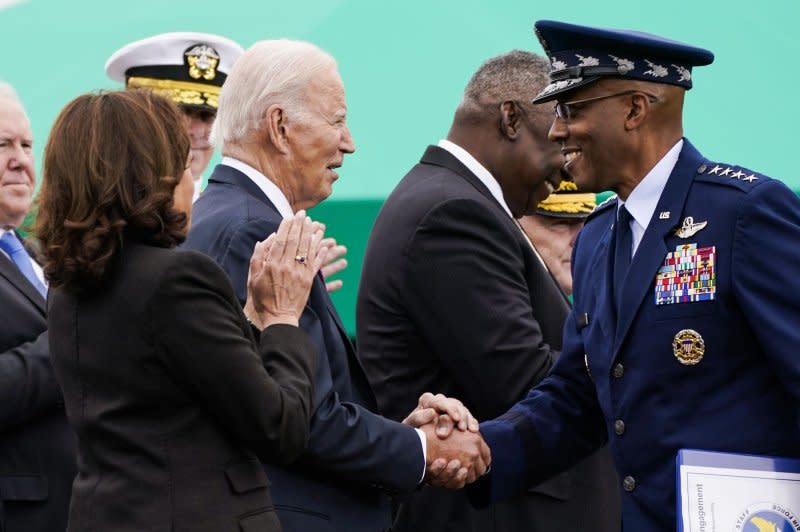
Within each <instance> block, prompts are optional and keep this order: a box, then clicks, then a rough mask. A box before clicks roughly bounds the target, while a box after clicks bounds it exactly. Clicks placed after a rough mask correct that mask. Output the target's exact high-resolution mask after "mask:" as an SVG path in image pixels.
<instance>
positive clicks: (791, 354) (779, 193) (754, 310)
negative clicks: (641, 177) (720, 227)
mask: <svg viewBox="0 0 800 532" xmlns="http://www.w3.org/2000/svg"><path fill="white" fill-rule="evenodd" d="M798 265H800V198H798V197H797V195H796V194H795V193H794V192H792V191H791V190H789V188H787V187H786V185H784V184H783V183H781V182H780V181H775V180H769V181H766V182H764V183H762V184H760V185H758V186H756V187H753V189H752V191H751V192H750V193H749V194H748V196H747V199H746V203H745V206H744V208H743V209H742V212H741V214H740V216H739V217H738V219H737V221H736V229H735V234H734V242H733V259H732V281H733V289H734V294H735V296H736V299H737V301H738V303H739V305H740V306H741V308H742V312H743V314H744V315H745V316H747V319H748V320H749V322H750V326H751V328H752V330H753V334H754V335H755V337H756V339H757V341H758V343H759V344H760V345H761V346H762V348H763V352H764V353H765V354H766V357H767V361H768V363H769V364H770V365H772V367H773V369H774V371H775V375H776V376H777V378H778V379H779V380H780V382H781V383H782V384H783V386H785V387H786V389H787V390H788V391H789V393H790V394H791V395H792V396H793V397H794V399H795V402H796V404H800V352H798V346H800V327H798V323H800V290H798V286H800V284H799V279H798V277H799V276H798ZM798 422H800V420H799V421H798Z"/></svg>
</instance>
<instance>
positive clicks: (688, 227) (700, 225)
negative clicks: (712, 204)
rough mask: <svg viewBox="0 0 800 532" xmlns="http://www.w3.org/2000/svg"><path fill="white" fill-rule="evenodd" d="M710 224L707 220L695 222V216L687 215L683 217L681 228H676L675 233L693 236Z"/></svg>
mask: <svg viewBox="0 0 800 532" xmlns="http://www.w3.org/2000/svg"><path fill="white" fill-rule="evenodd" d="M707 225H708V222H707V221H702V222H697V223H695V222H694V218H692V217H691V216H687V217H686V218H684V219H683V224H681V227H680V229H676V230H675V235H677V236H678V237H680V238H691V237H693V236H694V235H695V234H696V233H697V232H698V231H700V230H702V229H704V228H705V226H707Z"/></svg>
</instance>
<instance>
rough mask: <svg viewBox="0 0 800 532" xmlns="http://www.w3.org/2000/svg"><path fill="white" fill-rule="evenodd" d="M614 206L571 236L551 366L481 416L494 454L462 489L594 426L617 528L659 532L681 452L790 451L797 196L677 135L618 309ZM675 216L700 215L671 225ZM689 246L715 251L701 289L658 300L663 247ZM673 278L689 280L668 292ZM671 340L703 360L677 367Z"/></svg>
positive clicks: (798, 435) (554, 452) (796, 424)
mask: <svg viewBox="0 0 800 532" xmlns="http://www.w3.org/2000/svg"><path fill="white" fill-rule="evenodd" d="M616 207H617V202H616V200H611V201H609V202H608V203H606V204H605V205H604V206H602V207H599V208H598V209H597V210H595V212H594V213H592V215H591V216H590V217H589V218H588V219H587V221H586V225H585V227H584V228H583V230H582V231H581V233H580V234H579V236H578V238H577V240H576V243H575V253H574V261H573V268H574V271H575V275H574V287H575V293H574V294H575V307H574V309H573V311H572V313H571V314H570V316H569V318H568V319H567V323H566V326H565V327H564V351H563V355H562V356H561V358H560V359H559V361H558V363H557V364H556V366H555V367H554V368H553V371H552V373H551V374H550V375H549V376H548V377H547V378H546V379H545V380H544V381H543V382H542V383H541V384H540V385H539V386H537V387H536V388H535V389H534V390H532V391H531V393H530V395H529V396H528V397H526V398H525V400H524V401H521V402H519V403H518V404H516V405H515V406H514V408H513V409H512V410H511V411H509V413H507V414H505V415H504V416H502V417H501V418H499V419H497V420H492V421H488V422H486V423H483V424H481V432H483V433H484V435H485V437H486V441H487V442H488V443H489V444H490V446H491V448H492V452H493V454H496V455H500V456H503V457H504V458H503V460H502V461H501V462H499V463H497V464H493V467H492V472H491V474H490V475H489V476H488V477H487V479H485V480H487V481H488V482H484V483H482V484H481V485H480V487H481V488H482V490H476V491H475V497H476V500H479V499H482V500H483V502H486V501H488V500H491V499H495V500H496V499H500V498H503V497H506V496H508V495H509V494H510V493H514V491H515V490H517V489H519V487H520V485H524V484H527V483H528V482H530V481H531V479H535V478H537V477H541V476H544V475H548V474H551V473H552V471H554V470H556V471H557V470H558V469H559V468H561V467H563V465H564V463H565V462H568V461H569V460H570V459H572V458H573V457H574V456H576V455H580V454H581V453H585V452H586V450H587V449H591V448H594V447H596V446H597V445H599V444H600V443H602V442H603V441H605V440H606V438H607V437H608V438H610V446H611V449H612V450H613V453H614V459H615V461H616V463H617V469H618V471H619V473H620V477H621V479H622V480H623V481H624V484H623V485H624V486H625V487H626V489H625V492H624V493H623V497H622V508H623V525H624V528H625V530H626V531H629V530H637V531H638V530H646V531H653V532H668V531H673V530H675V529H676V526H677V522H676V513H675V511H676V508H677V505H676V494H675V478H676V465H675V462H676V460H675V459H676V455H677V453H678V450H679V449H681V448H692V449H709V450H716V451H723V452H735V453H748V454H767V455H777V456H793V457H796V456H800V415H798V413H799V412H800V357H798V352H797V346H798V345H800V328H798V326H797V324H798V323H800V305H798V303H797V302H798V299H800V290H798V284H797V282H796V279H797V265H798V264H800V246H798V245H797V243H798V242H800V199H798V197H797V195H796V194H795V193H794V192H792V191H791V190H789V189H788V187H786V185H784V184H783V183H781V182H780V181H776V180H773V179H770V178H769V177H767V176H764V175H762V174H758V173H756V172H753V171H751V170H746V169H744V168H741V167H737V166H735V165H730V164H726V163H719V162H713V161H709V160H708V159H706V158H705V157H703V156H702V155H701V154H700V153H699V152H698V151H697V150H696V149H695V148H694V146H692V145H691V144H690V143H689V141H688V140H685V139H684V145H683V149H682V150H681V153H680V157H679V158H678V161H677V163H676V165H675V167H674V169H673V170H672V173H671V175H670V176H669V179H668V181H667V183H666V186H665V187H664V190H663V192H662V193H661V196H660V198H659V200H658V205H657V207H656V209H655V213H654V215H653V217H652V218H651V220H650V223H649V224H648V226H647V229H646V231H645V232H644V235H643V236H642V240H641V242H640V243H639V247H638V248H637V250H636V253H635V254H634V256H633V258H632V261H631V264H630V268H629V269H628V272H627V277H626V278H625V282H624V287H623V290H622V304H621V305H620V307H619V309H616V308H615V307H616V305H615V304H614V302H613V296H612V290H611V289H610V286H611V284H610V279H611V278H612V272H613V261H614V246H615V243H614V240H615V238H614V236H613V233H614V231H613V229H612V226H613V224H614V223H615V220H616V217H617V209H616ZM688 217H691V218H692V219H693V220H694V223H698V224H701V223H705V225H704V226H703V227H702V228H700V229H699V230H698V231H695V232H692V233H691V234H683V235H680V234H676V231H677V230H678V229H680V228H681V227H682V225H683V223H684V220H686V219H687V218H688ZM692 245H694V246H696V248H695V250H696V249H703V248H705V249H706V250H710V251H711V252H712V253H713V260H712V261H711V262H713V267H712V268H711V269H713V271H714V280H713V286H714V287H715V292H714V299H709V300H694V301H686V300H685V301H683V302H677V301H676V302H673V303H669V304H658V303H657V301H656V288H657V287H659V292H660V291H661V290H663V289H665V287H663V285H662V284H659V283H658V281H657V276H658V273H659V270H661V269H662V267H663V268H664V271H669V270H670V269H674V266H672V265H670V264H667V265H665V261H666V260H667V259H668V258H670V259H672V258H674V254H675V253H676V250H678V252H679V253H683V261H682V264H683V265H684V266H687V265H688V262H689V260H691V259H690V257H691V256H692V250H691V249H689V250H687V249H685V248H684V246H686V247H690V246H692ZM682 248H683V249H682ZM668 254H670V255H669V257H668ZM692 269H693V268H687V269H685V270H683V271H684V275H687V276H696V275H697V271H696V270H695V271H691V270H692ZM706 273H710V272H709V271H708V270H707V271H706ZM683 282H687V283H689V282H691V283H694V282H696V281H695V280H689V279H686V280H685V281H684V280H681V281H678V284H677V286H676V285H674V284H673V287H671V288H677V287H678V286H680V285H681V283H683ZM690 286H691V285H690ZM666 289H669V288H666ZM689 331H691V333H689V335H688V338H687V340H688V343H684V342H683V341H681V340H682V336H683V335H682V334H681V333H687V332H689ZM692 338H694V340H692ZM698 340H702V347H700V345H699V343H700V342H698ZM684 347H690V348H693V349H697V351H696V353H702V357H701V358H699V359H697V360H695V362H696V363H695V364H687V363H682V362H681V358H683V357H684V353H685V351H683V348H684ZM684 362H685V359H684ZM587 364H588V368H587ZM587 369H588V370H590V371H591V375H590V374H589V372H588V371H587ZM565 405H568V406H565ZM495 465H496V467H495ZM745 528H749V527H748V526H747V524H745Z"/></svg>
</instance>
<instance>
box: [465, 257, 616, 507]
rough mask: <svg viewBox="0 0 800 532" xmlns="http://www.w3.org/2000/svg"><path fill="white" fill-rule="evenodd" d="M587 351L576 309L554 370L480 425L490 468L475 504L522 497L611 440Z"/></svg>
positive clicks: (476, 492)
mask: <svg viewBox="0 0 800 532" xmlns="http://www.w3.org/2000/svg"><path fill="white" fill-rule="evenodd" d="M578 245H579V242H576V249H577V247H578ZM573 264H576V259H575V258H573ZM576 295H578V294H576ZM585 352H586V350H585V348H584V345H583V339H582V338H581V335H580V333H579V332H578V328H577V326H576V310H572V311H571V312H570V314H569V316H568V317H567V321H566V323H565V325H564V346H563V351H562V353H561V356H560V357H559V359H558V360H557V362H556V364H555V365H554V366H553V369H552V371H551V372H550V374H549V375H548V376H547V377H546V378H545V379H544V380H543V381H542V382H541V383H540V384H539V385H537V386H536V387H534V388H533V389H532V390H531V391H530V392H529V393H528V396H527V397H526V398H525V399H523V400H522V401H520V402H518V403H517V404H515V405H514V406H512V407H511V408H510V409H509V410H508V412H506V413H505V414H503V415H502V416H500V417H499V418H497V419H494V420H492V421H487V422H484V423H481V434H482V435H483V437H484V439H485V440H486V443H487V444H488V445H489V447H490V449H491V451H492V469H491V473H490V474H489V475H487V477H486V478H484V479H483V480H482V481H481V482H479V483H478V484H477V485H476V486H475V487H474V488H473V489H472V490H471V491H470V499H471V500H472V502H473V504H476V505H477V506H485V505H487V504H490V503H494V502H498V501H501V500H503V499H507V498H509V497H512V496H515V495H518V494H520V493H522V492H524V491H525V490H526V489H527V488H529V487H530V486H532V485H534V484H536V483H539V482H541V481H543V480H545V479H547V478H549V477H551V476H553V475H554V474H556V473H559V472H561V471H564V470H565V469H567V468H569V467H570V466H572V465H574V464H575V463H576V462H578V461H579V460H580V459H581V458H583V457H585V456H587V455H588V454H589V453H591V452H592V451H594V450H596V449H597V448H599V447H600V446H602V445H603V444H604V443H605V442H606V441H607V433H606V429H605V422H604V419H603V415H602V411H601V410H600V405H599V403H598V400H597V392H596V390H595V386H594V383H593V382H592V380H591V378H590V376H589V374H588V372H587V370H586V366H585V362H584V353H585Z"/></svg>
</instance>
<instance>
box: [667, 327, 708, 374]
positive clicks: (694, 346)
mask: <svg viewBox="0 0 800 532" xmlns="http://www.w3.org/2000/svg"><path fill="white" fill-rule="evenodd" d="M672 353H673V354H674V355H675V358H677V359H678V362H680V363H681V364H683V365H684V366H694V365H695V364H697V363H698V362H700V361H701V360H703V355H705V353H706V343H705V342H704V341H703V337H702V336H700V333H698V332H697V331H694V330H692V329H683V330H682V331H678V333H677V334H676V335H675V338H674V339H673V340H672Z"/></svg>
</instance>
